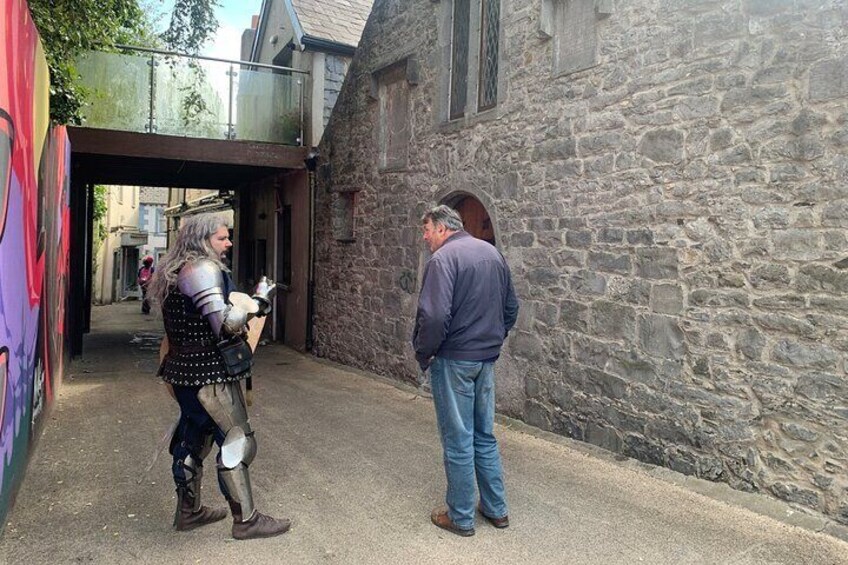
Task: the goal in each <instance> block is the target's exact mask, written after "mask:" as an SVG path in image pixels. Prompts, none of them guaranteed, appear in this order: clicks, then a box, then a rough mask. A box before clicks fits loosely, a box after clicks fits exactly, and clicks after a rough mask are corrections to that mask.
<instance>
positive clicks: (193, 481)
mask: <svg viewBox="0 0 848 565" xmlns="http://www.w3.org/2000/svg"><path fill="white" fill-rule="evenodd" d="M213 444H214V438H213V437H212V435H211V434H209V435H207V436H206V437H205V438H204V439H203V445H202V447H201V448H200V452H199V453H198V454H197V455H192V454H189V455H187V456H186V457H185V459H183V460H182V461H180V462H179V463H178V465H180V467H182V470H183V474H184V476H185V482H183V481H178V482H177V497H178V498H179V499H180V502H182V503H183V504H184V505H185V506H184V507H186V508H187V507H188V505H189V503H190V505H191V510H192V511H193V512H197V511H198V510H200V507H201V503H200V487H201V483H202V481H203V460H204V459H206V456H207V455H209V452H210V451H212V445H213ZM178 506H180V505H179V504H178Z"/></svg>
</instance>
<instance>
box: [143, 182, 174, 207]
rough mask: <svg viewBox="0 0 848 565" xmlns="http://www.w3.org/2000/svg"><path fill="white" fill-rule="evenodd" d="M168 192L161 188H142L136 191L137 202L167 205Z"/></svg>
mask: <svg viewBox="0 0 848 565" xmlns="http://www.w3.org/2000/svg"><path fill="white" fill-rule="evenodd" d="M168 190H169V189H168V188H165V187H163V186H142V187H140V188H139V190H138V201H139V202H141V203H142V204H167V203H168Z"/></svg>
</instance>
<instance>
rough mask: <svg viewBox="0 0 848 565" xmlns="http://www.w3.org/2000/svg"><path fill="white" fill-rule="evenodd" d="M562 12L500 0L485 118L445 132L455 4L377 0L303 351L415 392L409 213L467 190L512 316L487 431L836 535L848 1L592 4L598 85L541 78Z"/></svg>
mask: <svg viewBox="0 0 848 565" xmlns="http://www.w3.org/2000/svg"><path fill="white" fill-rule="evenodd" d="M558 1H559V0H556V1H554V0H535V1H534V0H521V1H518V0H502V6H501V22H502V25H501V50H500V54H501V57H500V79H499V95H498V104H497V106H496V108H495V109H493V110H489V111H487V112H483V113H480V114H478V115H471V116H468V117H466V118H464V119H462V120H459V121H458V122H454V123H449V124H447V123H444V118H443V116H444V115H445V111H444V108H445V105H446V100H445V96H446V88H445V86H444V85H445V72H446V65H445V60H446V55H445V54H446V53H448V52H449V51H447V50H448V49H449V45H448V42H447V37H448V36H449V30H446V29H445V22H446V21H449V18H446V17H445V14H446V10H449V9H450V2H449V1H448V0H442V1H441V2H433V1H432V0H403V1H401V0H377V2H375V6H374V11H373V12H372V15H371V18H370V20H369V23H368V26H367V27H366V29H365V32H364V35H363V38H362V41H361V43H360V48H359V51H358V54H357V57H356V58H355V59H354V62H353V64H352V67H351V73H350V75H349V78H348V81H347V82H346V83H345V86H344V88H343V90H342V93H341V96H340V99H339V102H338V104H337V107H336V111H335V112H334V113H333V116H332V118H331V120H330V126H329V130H328V132H327V134H325V143H324V145H323V146H322V155H323V158H324V159H325V164H324V165H323V166H322V167H321V169H320V174H319V179H320V187H319V190H318V202H317V214H316V217H317V222H318V225H317V229H318V232H317V240H316V246H317V247H316V253H317V269H316V285H317V286H316V305H315V323H316V349H315V350H316V352H317V353H318V355H321V356H326V357H329V358H332V359H335V360H337V361H340V362H342V363H346V364H349V365H353V366H356V367H361V368H363V369H366V370H370V371H375V372H377V373H380V374H383V375H387V376H390V377H393V378H397V379H408V378H413V377H414V375H415V371H416V366H415V363H414V361H413V358H412V351H411V347H410V346H409V338H410V335H411V332H412V324H413V319H414V315H415V303H416V298H417V294H416V293H417V286H418V281H419V277H420V274H421V271H422V265H423V262H424V261H425V259H426V258H425V255H424V251H423V246H422V245H421V242H420V234H419V225H418V223H419V222H418V217H419V216H420V214H421V212H422V210H423V209H424V208H425V206H427V205H429V204H431V203H434V202H438V201H445V199H446V198H449V197H450V196H451V194H452V193H454V192H455V191H461V192H465V193H471V194H474V195H475V196H477V198H478V199H480V200H481V202H483V204H485V205H486V207H487V209H488V211H489V213H490V215H491V218H492V221H493V223H494V224H495V232H496V236H497V241H498V246H499V247H500V248H501V249H502V251H503V252H504V254H505V255H506V257H507V259H508V261H509V262H510V264H511V266H512V269H513V274H514V278H515V281H516V287H517V289H518V292H519V295H520V298H521V300H522V309H521V313H520V318H519V323H518V325H517V327H516V329H515V331H513V332H512V334H511V336H510V338H509V340H508V343H507V345H506V348H505V351H504V355H503V356H502V358H501V361H499V364H498V395H499V401H498V407H499V410H501V411H502V412H504V413H506V414H509V415H511V416H515V417H518V418H521V419H523V420H525V421H526V422H528V423H530V424H532V425H534V426H538V427H540V428H544V429H546V430H551V431H554V432H557V433H560V434H564V435H567V436H570V437H574V438H577V439H580V440H584V441H587V442H591V443H593V444H596V445H599V446H602V447H604V448H607V449H609V450H612V451H615V452H619V453H622V454H624V455H627V456H632V457H635V458H638V459H641V460H643V461H647V462H649V463H653V464H657V465H665V466H668V467H671V468H673V469H676V470H678V471H681V472H684V473H688V474H692V475H697V476H699V477H703V478H707V479H711V480H717V481H725V482H728V483H730V484H731V485H732V486H734V487H736V488H739V489H743V490H748V491H760V492H766V493H770V494H772V495H774V496H777V497H779V498H782V499H785V500H788V501H791V502H794V503H798V504H800V505H803V506H806V507H810V508H814V509H816V510H819V511H822V512H825V513H827V514H829V515H831V516H833V517H834V518H835V519H837V520H839V521H840V522H842V523H848V490H846V489H848V425H846V422H848V377H846V368H848V367H846V352H848V259H847V258H848V235H846V234H847V233H848V232H846V228H848V156H846V154H845V152H846V147H848V106H846V102H847V101H848V37H846V35H848V25H846V24H848V6H846V3H845V2H841V1H837V0H819V1H807V0H633V1H629V2H623V1H616V2H608V1H599V2H598V4H597V6H598V15H599V17H598V19H597V22H596V23H595V24H594V25H595V28H596V29H595V30H594V32H593V33H596V36H592V37H590V39H591V40H592V41H595V43H596V46H595V47H594V49H596V52H594V55H595V60H594V61H590V63H588V64H591V65H594V66H591V67H590V68H588V69H584V70H579V71H578V72H575V73H569V74H561V73H560V74H559V76H555V72H554V71H555V70H557V69H558V70H559V71H562V69H563V66H562V65H560V66H559V67H557V69H555V65H554V62H553V55H554V45H555V44H556V45H560V44H558V43H556V42H557V41H558V39H557V38H558V37H559V38H560V40H562V38H563V36H561V35H560V36H558V35H557V34H558V33H560V30H558V29H557V26H562V25H563V23H562V22H561V18H557V17H556V16H555V15H553V14H555V13H556V10H557V2H558ZM585 1H590V0H585ZM602 12H603V14H602ZM447 13H449V12H447ZM601 15H603V16H604V17H600V16H601ZM590 31H591V30H590ZM587 37H588V36H587ZM589 44H590V47H591V42H590V43H589ZM585 45H586V44H584V45H583V47H584V48H585ZM559 52H560V53H563V50H562V49H561V46H560V49H559ZM591 54H592V53H589V55H591ZM405 59H406V60H407V61H411V62H412V64H409V65H407V67H408V68H409V69H412V71H411V72H409V73H408V76H409V81H408V88H409V96H408V98H409V100H408V116H409V134H408V138H409V141H408V151H409V154H408V160H407V163H408V165H407V166H406V167H405V168H403V169H400V170H398V169H391V170H382V171H381V170H380V168H379V157H380V155H379V147H378V145H379V144H378V139H379V135H378V130H379V127H380V124H381V123H382V122H381V119H380V111H381V101H380V99H379V93H377V95H376V96H377V98H375V88H374V77H375V75H377V74H378V73H379V72H380V70H381V69H385V68H387V67H389V66H390V65H392V64H396V63H398V62H399V61H404V60H405ZM340 215H344V216H345V217H349V218H351V220H350V221H351V222H352V234H353V237H352V238H350V237H348V238H339V237H337V233H336V232H335V231H334V229H333V225H334V223H337V222H338V219H339V216H340Z"/></svg>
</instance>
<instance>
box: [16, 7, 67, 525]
mask: <svg viewBox="0 0 848 565" xmlns="http://www.w3.org/2000/svg"><path fill="white" fill-rule="evenodd" d="M0 68H2V69H4V70H3V71H0V488H2V490H0V524H2V523H5V520H4V518H5V516H6V514H7V513H8V510H9V507H10V504H11V501H12V499H13V496H14V493H15V491H16V489H17V488H18V486H19V485H20V482H21V479H22V478H23V473H24V470H25V468H26V462H27V457H28V456H29V453H30V450H31V448H32V443H33V439H34V438H35V437H37V436H38V432H39V429H40V427H41V425H42V420H43V416H44V413H45V409H46V408H47V407H49V406H50V404H51V402H52V400H53V397H54V391H55V390H56V387H57V386H58V385H59V383H60V382H61V380H62V372H63V369H64V367H65V365H66V352H65V304H66V300H67V298H66V297H67V281H68V249H69V244H70V225H69V220H70V208H69V194H70V182H69V181H70V178H69V170H70V144H69V142H68V136H67V132H66V131H65V129H64V128H53V129H51V128H50V127H49V126H50V124H49V115H48V109H49V108H48V100H49V94H48V88H49V75H48V72H47V63H46V61H45V58H44V52H43V49H42V46H41V41H40V39H39V37H38V33H37V31H36V29H35V26H34V25H33V22H32V18H31V17H30V14H29V9H28V8H27V4H26V1H25V0H0Z"/></svg>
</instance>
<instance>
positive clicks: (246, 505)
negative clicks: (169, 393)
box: [197, 382, 256, 521]
mask: <svg viewBox="0 0 848 565" xmlns="http://www.w3.org/2000/svg"><path fill="white" fill-rule="evenodd" d="M197 398H198V400H199V401H200V403H201V404H202V405H203V408H205V409H206V411H207V412H208V413H209V415H210V416H211V417H212V419H213V420H214V421H215V423H216V424H218V427H219V428H221V431H223V432H224V434H225V437H224V443H223V444H222V445H221V453H220V454H219V456H218V476H219V478H220V479H221V482H222V483H224V485H225V486H226V488H227V491H228V492H229V495H230V497H231V499H232V500H231V501H230V503H231V506H232V508H233V517H234V518H235V519H236V520H238V521H241V520H247V519H249V518H250V517H251V516H252V515H253V512H254V510H255V508H254V506H253V492H252V490H251V488H250V475H249V473H248V470H247V468H248V466H250V463H251V462H252V461H253V458H254V457H255V456H256V440H255V439H254V437H253V430H251V429H250V422H249V421H248V418H247V408H246V406H245V402H244V396H243V395H242V392H241V386H240V385H239V383H237V382H236V383H224V384H216V385H206V386H204V387H203V388H201V389H200V391H199V392H198V393H197Z"/></svg>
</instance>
